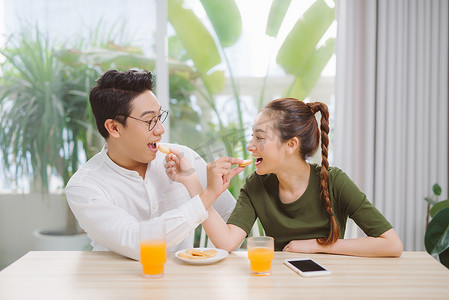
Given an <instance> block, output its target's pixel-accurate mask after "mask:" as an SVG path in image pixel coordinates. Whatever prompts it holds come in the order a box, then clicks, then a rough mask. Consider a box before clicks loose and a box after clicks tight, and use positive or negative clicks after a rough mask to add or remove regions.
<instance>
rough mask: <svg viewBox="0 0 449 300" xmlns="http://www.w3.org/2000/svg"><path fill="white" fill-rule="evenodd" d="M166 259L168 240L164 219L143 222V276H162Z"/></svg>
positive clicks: (141, 247)
mask: <svg viewBox="0 0 449 300" xmlns="http://www.w3.org/2000/svg"><path fill="white" fill-rule="evenodd" d="M166 261H167V242H166V239H165V222H164V220H149V221H145V222H143V223H141V224H140V263H141V264H142V268H143V277H147V278H158V277H162V276H163V275H164V265H165V262H166Z"/></svg>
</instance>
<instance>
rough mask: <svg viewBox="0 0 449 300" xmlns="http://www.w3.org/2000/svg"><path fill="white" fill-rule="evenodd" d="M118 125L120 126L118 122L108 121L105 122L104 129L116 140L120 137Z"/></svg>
mask: <svg viewBox="0 0 449 300" xmlns="http://www.w3.org/2000/svg"><path fill="white" fill-rule="evenodd" d="M118 125H119V122H118V121H117V120H113V119H107V120H106V121H104V127H105V128H106V130H107V131H108V132H109V136H111V137H114V138H119V137H120V131H119V128H118Z"/></svg>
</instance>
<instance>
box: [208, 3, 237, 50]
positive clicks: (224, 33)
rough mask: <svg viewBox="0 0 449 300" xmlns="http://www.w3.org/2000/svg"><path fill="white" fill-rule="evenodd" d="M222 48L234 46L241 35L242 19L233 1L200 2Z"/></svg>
mask: <svg viewBox="0 0 449 300" xmlns="http://www.w3.org/2000/svg"><path fill="white" fill-rule="evenodd" d="M201 4H202V5H203V8H204V10H205V11H206V14H207V16H208V18H209V20H210V22H211V24H212V26H213V27H214V31H215V33H216V34H217V37H218V40H219V41H220V44H221V46H223V47H224V48H226V47H230V46H232V45H234V44H235V43H236V42H237V41H238V39H239V38H240V36H241V34H242V18H241V16H240V11H239V9H238V7H237V5H236V4H235V1H234V0H220V1H217V0H201Z"/></svg>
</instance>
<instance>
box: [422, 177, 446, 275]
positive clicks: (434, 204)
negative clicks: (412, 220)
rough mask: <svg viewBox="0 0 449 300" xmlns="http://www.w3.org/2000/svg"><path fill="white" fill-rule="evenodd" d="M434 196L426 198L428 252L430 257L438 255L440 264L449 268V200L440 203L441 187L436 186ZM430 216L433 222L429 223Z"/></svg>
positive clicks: (425, 238)
mask: <svg viewBox="0 0 449 300" xmlns="http://www.w3.org/2000/svg"><path fill="white" fill-rule="evenodd" d="M432 191H433V194H432V195H431V196H430V197H426V198H425V200H426V201H427V202H428V205H427V228H426V233H425V236H424V244H425V246H426V251H427V252H428V253H429V254H430V255H437V256H438V258H439V260H440V262H441V263H442V264H443V265H444V266H446V267H447V268H449V199H448V200H443V201H438V196H440V195H441V187H440V186H439V185H438V184H434V185H433V187H432ZM429 216H430V217H431V218H432V220H431V221H430V222H429V221H428V220H429Z"/></svg>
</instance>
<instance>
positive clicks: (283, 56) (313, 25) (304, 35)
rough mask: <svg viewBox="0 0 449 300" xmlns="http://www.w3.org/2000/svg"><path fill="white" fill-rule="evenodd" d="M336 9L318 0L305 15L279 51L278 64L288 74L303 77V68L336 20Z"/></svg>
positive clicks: (322, 0)
mask: <svg viewBox="0 0 449 300" xmlns="http://www.w3.org/2000/svg"><path fill="white" fill-rule="evenodd" d="M334 13H335V9H334V8H330V7H329V6H327V4H326V3H325V2H324V0H317V1H316V2H315V3H313V4H312V6H311V7H310V8H309V9H308V10H307V11H306V12H305V13H304V15H303V17H302V18H300V19H299V20H298V21H297V22H296V24H295V26H294V27H293V29H292V30H291V31H290V33H289V34H288V35H287V37H286V39H285V41H284V43H283V44H282V46H281V48H280V49H279V52H278V55H277V57H276V62H277V63H278V64H279V65H280V66H281V67H282V68H283V69H284V70H285V71H286V72H287V73H290V74H293V75H296V76H301V70H302V68H303V66H304V65H305V64H306V63H307V61H308V60H309V59H310V57H311V55H313V53H314V51H315V49H316V46H317V44H318V42H319V41H320V40H321V38H322V37H323V35H324V33H325V32H326V31H327V29H328V28H329V26H330V25H331V24H332V22H333V21H334V19H335V15H334Z"/></svg>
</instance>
